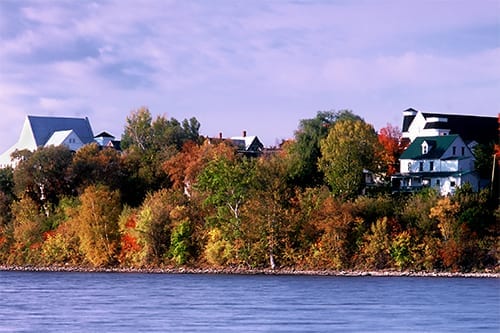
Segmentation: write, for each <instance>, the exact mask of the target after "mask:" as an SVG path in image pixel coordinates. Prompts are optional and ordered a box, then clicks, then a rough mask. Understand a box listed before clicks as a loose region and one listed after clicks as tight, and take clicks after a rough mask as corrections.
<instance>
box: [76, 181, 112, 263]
mask: <svg viewBox="0 0 500 333" xmlns="http://www.w3.org/2000/svg"><path fill="white" fill-rule="evenodd" d="M80 200H81V207H80V210H79V213H78V215H77V216H76V221H77V225H78V230H79V236H80V250H81V251H82V252H83V254H84V255H85V258H86V259H87V260H88V261H89V262H90V263H91V264H92V265H93V266H95V267H103V266H107V265H110V264H112V263H113V261H115V253H116V250H117V245H118V240H119V227H118V217H119V216H120V211H121V208H120V197H119V194H118V192H117V191H110V190H109V189H108V188H107V187H106V186H102V185H98V186H94V185H91V186H89V187H87V188H86V189H85V191H84V192H83V194H82V195H81V196H80Z"/></svg>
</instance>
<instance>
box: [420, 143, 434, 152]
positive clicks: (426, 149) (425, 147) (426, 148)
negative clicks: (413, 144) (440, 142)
mask: <svg viewBox="0 0 500 333" xmlns="http://www.w3.org/2000/svg"><path fill="white" fill-rule="evenodd" d="M433 146H434V142H433V141H432V140H424V141H423V142H422V155H426V154H428V153H429V152H430V151H431V149H432V147H433Z"/></svg>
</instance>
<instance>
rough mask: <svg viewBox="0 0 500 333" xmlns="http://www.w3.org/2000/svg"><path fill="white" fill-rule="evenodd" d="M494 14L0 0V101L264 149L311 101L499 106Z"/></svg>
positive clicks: (472, 7)
mask: <svg viewBox="0 0 500 333" xmlns="http://www.w3.org/2000/svg"><path fill="white" fill-rule="evenodd" d="M498 13H499V5H498V2H496V1H495V0H485V1H483V2H481V4H471V3H470V1H465V0H459V1H439V2H426V1H424V2H421V1H420V2H414V1H395V0H385V1H377V2H371V1H357V2H347V1H280V2H267V1H255V2H234V1H220V2H217V3H216V4H214V3H212V2H198V1H162V0H158V1H157V0H146V1H140V2H138V1H135V0H133V1H132V0H120V1H119V0H109V1H92V2H87V1H84V2H74V1H57V2H39V1H28V0H25V1H21V2H1V1H0V37H1V38H2V47H1V49H0V103H2V104H1V106H2V108H3V109H2V112H3V113H4V112H5V113H7V112H8V113H9V115H10V117H11V118H9V119H10V120H12V119H14V118H15V119H23V118H24V116H25V115H26V114H29V113H42V112H53V113H60V114H62V115H76V114H78V115H87V116H89V118H91V119H92V123H93V124H94V126H96V127H99V128H101V129H103V130H105V129H107V130H109V131H112V132H114V133H115V134H116V135H119V134H120V132H121V130H122V129H123V125H124V123H125V118H126V116H127V115H128V114H129V113H130V111H131V110H133V109H135V108H138V107H140V106H143V105H146V106H149V107H150V108H151V110H152V112H154V113H168V114H169V116H173V117H176V118H186V117H191V116H196V117H198V118H199V119H200V120H202V129H203V130H206V131H207V132H209V133H218V132H219V131H220V130H222V131H224V132H228V130H227V129H231V128H232V127H233V126H234V127H236V128H237V131H236V132H237V133H239V132H240V130H241V127H244V126H246V127H247V129H248V130H252V128H254V132H257V131H259V130H261V131H274V133H272V134H266V135H267V136H269V137H271V139H270V141H271V142H270V143H274V142H273V141H274V138H275V137H289V136H291V135H293V130H294V129H295V128H296V126H297V125H298V121H299V120H300V119H303V118H308V117H313V116H314V114H315V112H316V111H317V110H320V109H323V110H325V109H332V108H344V107H345V108H351V109H353V110H354V112H358V113H361V115H362V116H365V118H366V119H367V120H370V119H374V120H376V121H379V118H380V116H379V115H376V114H375V115H374V111H373V110H391V112H393V113H392V114H390V115H389V114H388V116H387V117H388V118H389V119H391V120H392V119H399V118H400V111H401V108H405V107H408V106H416V105H414V104H413V103H416V102H419V103H421V105H423V106H425V107H428V108H429V111H441V110H440V108H443V107H449V108H450V109H452V111H454V110H455V111H457V110H458V111H459V112H462V111H463V112H465V111H467V110H464V109H465V106H469V105H472V104H474V103H476V104H477V105H481V107H482V108H485V109H486V108H487V106H486V105H485V104H484V103H485V101H489V102H490V103H492V106H491V108H495V107H496V108H497V111H498V109H499V105H498V102H495V98H494V97H492V96H493V95H494V94H493V91H494V90H495V89H497V88H499V77H500V73H499V68H500V64H499V60H498V59H500V54H499V43H498V26H499V23H498ZM495 36H496V39H495ZM461 41H465V42H467V43H465V44H463V43H461ZM472 41H474V42H472ZM467 91H470V92H471V93H470V94H467ZM482 92H483V95H484V96H481V94H482ZM456 94H460V96H457V95H456ZM449 100H455V101H458V100H460V101H461V103H462V104H461V105H463V107H460V105H459V104H458V102H456V103H455V102H450V101H449ZM433 103H434V104H433ZM409 104H410V105H409ZM6 109H8V110H6ZM4 110H6V111H4ZM479 111H480V110H478V112H479ZM497 111H494V112H493V114H496V112H497ZM490 112H491V111H490ZM483 113H484V112H483ZM14 114H15V116H13V115H14ZM5 119H7V118H5ZM240 119H245V122H243V121H242V120H240ZM253 119H255V121H253ZM262 119H265V120H264V121H263V120H262ZM10 120H9V121H10ZM203 121H205V123H204V122H203ZM21 122H22V121H21ZM273 123H275V124H276V123H279V124H280V126H273V125H272V124H273ZM105 126H110V128H105ZM5 127H9V128H10V127H12V126H10V125H8V126H6V125H4V124H2V128H1V129H0V132H2V131H3V128H5ZM18 130H20V128H19V129H18ZM237 133H236V134H237ZM255 134H259V135H264V134H261V133H255ZM9 135H10V134H9ZM16 137H17V134H16ZM0 139H1V137H0ZM5 141H6V140H0V142H5ZM1 148H2V146H1V145H0V151H1V150H3V149H1ZM3 148H5V147H3Z"/></svg>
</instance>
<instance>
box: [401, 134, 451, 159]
mask: <svg viewBox="0 0 500 333" xmlns="http://www.w3.org/2000/svg"><path fill="white" fill-rule="evenodd" d="M458 137H459V136H458V135H443V136H420V137H417V138H416V139H415V140H413V142H412V143H411V144H410V145H409V146H408V148H406V150H405V151H404V152H403V153H402V154H401V157H400V159H403V160H404V159H411V160H418V159H438V158H440V157H441V156H443V154H444V153H445V151H446V150H447V149H448V147H450V145H451V144H452V143H453V142H454V141H455V140H456V139H457V138H458ZM424 141H427V143H429V145H430V146H431V147H430V148H429V152H428V153H427V154H425V155H424V154H422V143H423V142H424Z"/></svg>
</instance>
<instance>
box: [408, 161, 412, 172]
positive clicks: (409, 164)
mask: <svg viewBox="0 0 500 333" xmlns="http://www.w3.org/2000/svg"><path fill="white" fill-rule="evenodd" d="M408 171H411V162H408Z"/></svg>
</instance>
